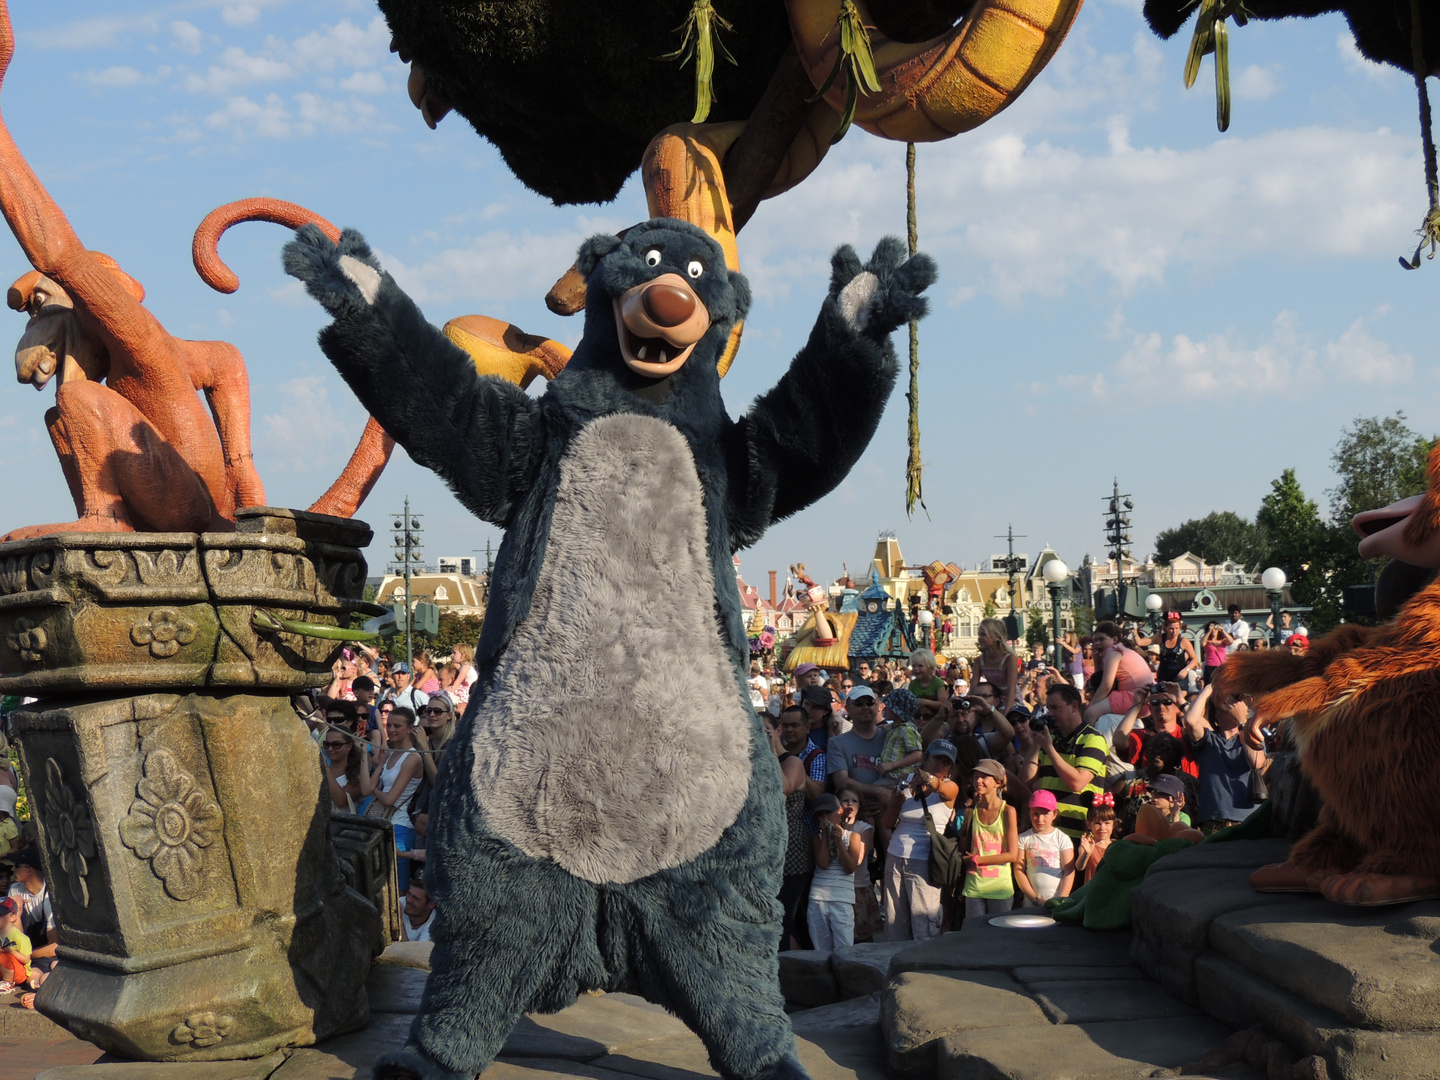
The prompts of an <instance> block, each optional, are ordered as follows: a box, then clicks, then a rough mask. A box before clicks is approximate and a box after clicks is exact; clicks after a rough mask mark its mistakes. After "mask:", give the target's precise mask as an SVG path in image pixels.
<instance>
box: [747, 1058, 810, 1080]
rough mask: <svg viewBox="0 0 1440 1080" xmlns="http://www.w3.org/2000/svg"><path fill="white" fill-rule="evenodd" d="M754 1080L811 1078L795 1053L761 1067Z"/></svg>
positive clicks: (801, 1079)
mask: <svg viewBox="0 0 1440 1080" xmlns="http://www.w3.org/2000/svg"><path fill="white" fill-rule="evenodd" d="M753 1080H810V1074H809V1073H808V1072H806V1071H805V1066H804V1065H801V1064H800V1059H799V1058H797V1057H796V1056H795V1055H794V1054H786V1055H785V1056H784V1057H782V1058H781V1059H780V1060H779V1061H777V1062H775V1064H773V1065H771V1066H769V1067H768V1068H765V1069H761V1070H760V1071H759V1072H758V1073H756V1074H755V1076H754V1077H753Z"/></svg>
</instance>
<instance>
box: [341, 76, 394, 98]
mask: <svg viewBox="0 0 1440 1080" xmlns="http://www.w3.org/2000/svg"><path fill="white" fill-rule="evenodd" d="M339 85H340V89H341V90H345V91H348V92H349V93H352V94H383V93H385V92H386V91H387V90H389V89H390V86H389V84H388V83H386V81H385V76H384V75H381V74H380V73H379V72H378V71H357V72H355V74H353V75H351V76H350V77H349V78H346V79H341V80H340V84H339Z"/></svg>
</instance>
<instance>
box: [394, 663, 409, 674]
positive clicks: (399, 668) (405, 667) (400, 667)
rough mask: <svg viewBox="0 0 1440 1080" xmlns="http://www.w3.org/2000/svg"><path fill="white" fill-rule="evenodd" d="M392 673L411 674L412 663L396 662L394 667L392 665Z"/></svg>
mask: <svg viewBox="0 0 1440 1080" xmlns="http://www.w3.org/2000/svg"><path fill="white" fill-rule="evenodd" d="M390 673H391V674H392V675H409V674H410V665H409V664H406V663H399V664H396V665H395V666H394V667H392V668H391V669H390Z"/></svg>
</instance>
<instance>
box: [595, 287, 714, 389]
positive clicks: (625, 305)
mask: <svg viewBox="0 0 1440 1080" xmlns="http://www.w3.org/2000/svg"><path fill="white" fill-rule="evenodd" d="M667 277H672V278H673V277H675V275H673V274H672V275H667ZM676 280H679V279H678V278H676ZM646 284H647V285H648V284H650V283H649V282H647V283H646ZM644 288H645V285H641V286H637V287H636V288H634V289H630V290H627V291H626V292H625V293H624V294H623V295H621V296H617V297H616V298H615V299H614V301H612V304H613V306H614V309H615V336H616V337H617V338H618V339H619V342H620V356H621V358H622V359H623V360H624V361H625V366H626V367H628V368H629V369H630V370H631V371H633V372H635V373H636V374H637V375H644V376H645V377H646V378H650V379H663V378H664V377H665V376H667V375H673V374H675V372H677V371H679V370H680V369H681V367H683V366H684V364H685V361H686V360H689V359H690V354H691V353H692V352H694V351H695V346H696V345H697V344H698V343H699V341H698V339H699V338H700V337H702V336H703V335H704V333H705V330H706V329H707V328H708V327H709V325H710V316H709V313H708V312H706V311H705V308H704V305H703V304H697V306H696V312H695V314H694V315H693V316H692V317H691V318H689V319H687V320H686V321H685V322H684V323H683V324H681V325H678V326H675V327H673V328H670V327H661V326H657V325H656V324H655V321H654V320H653V319H652V318H650V317H649V315H648V314H647V313H646V312H645V310H644V304H643V295H642V294H643V290H644ZM632 323H633V324H635V325H634V326H632V325H631V324H632ZM636 327H638V330H637V329H636ZM642 330H643V331H654V330H661V331H663V332H662V333H658V334H657V333H641V332H640V331H642ZM677 338H678V339H679V340H678V341H677V340H676V339H677Z"/></svg>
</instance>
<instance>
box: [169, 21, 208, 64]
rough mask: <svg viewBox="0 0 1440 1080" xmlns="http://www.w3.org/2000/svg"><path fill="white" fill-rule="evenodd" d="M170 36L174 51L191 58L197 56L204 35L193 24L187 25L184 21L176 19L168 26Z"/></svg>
mask: <svg viewBox="0 0 1440 1080" xmlns="http://www.w3.org/2000/svg"><path fill="white" fill-rule="evenodd" d="M170 36H171V38H173V39H174V40H173V44H174V46H175V48H176V49H178V50H180V51H181V52H183V53H189V54H190V55H191V56H197V55H199V53H200V48H201V46H202V44H203V43H204V40H205V35H204V34H202V33H201V32H200V28H199V27H198V26H196V25H195V24H194V23H188V22H186V21H185V20H184V19H177V20H175V21H174V22H172V23H171V24H170Z"/></svg>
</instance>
